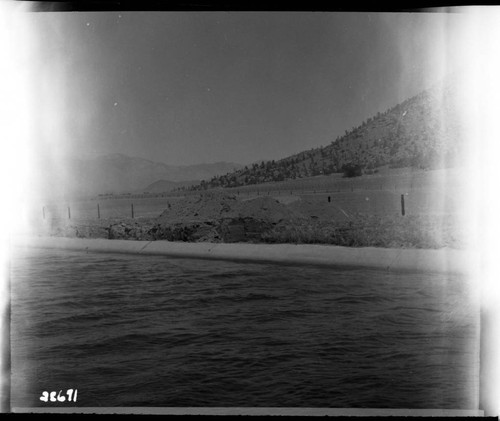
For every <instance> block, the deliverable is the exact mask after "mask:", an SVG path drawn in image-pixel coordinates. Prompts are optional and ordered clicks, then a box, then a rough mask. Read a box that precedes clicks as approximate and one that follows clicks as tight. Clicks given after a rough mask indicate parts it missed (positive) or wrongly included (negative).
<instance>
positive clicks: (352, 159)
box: [191, 76, 464, 190]
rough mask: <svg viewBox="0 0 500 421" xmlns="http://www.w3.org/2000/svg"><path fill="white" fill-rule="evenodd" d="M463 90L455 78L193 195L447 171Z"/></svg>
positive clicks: (457, 153) (460, 137)
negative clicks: (307, 180) (350, 173)
mask: <svg viewBox="0 0 500 421" xmlns="http://www.w3.org/2000/svg"><path fill="white" fill-rule="evenodd" d="M461 93H462V92H461V90H460V84H459V83H458V82H457V77H456V76H451V77H449V78H448V79H446V80H445V81H443V82H442V83H441V84H437V85H435V86H434V87H432V88H429V89H427V90H425V91H423V92H421V93H420V94H418V95H416V96H414V97H412V98H409V99H407V100H405V101H404V102H402V103H400V104H398V105H396V106H394V107H392V108H390V109H388V110H387V111H385V112H384V113H378V114H377V115H375V116H372V117H370V118H368V119H367V120H366V121H364V122H363V123H362V124H361V125H360V126H358V127H355V128H352V129H351V130H346V131H345V134H344V135H343V136H340V137H338V138H337V139H334V140H332V142H331V143H330V144H329V145H326V146H323V147H320V148H316V149H311V150H307V151H303V152H300V153H298V154H295V155H292V156H288V157H286V158H283V159H280V160H272V161H262V162H260V163H254V164H252V165H249V166H245V167H244V168H241V169H239V170H236V171H233V172H231V173H228V174H223V175H219V176H217V177H213V178H212V179H209V180H204V181H202V182H201V183H200V184H197V185H195V186H193V187H192V188H191V189H194V190H203V189H207V188H214V187H238V186H243V185H249V184H259V183H265V182H276V181H283V180H289V179H296V178H304V177H311V176H316V175H322V174H332V173H336V172H344V171H346V168H353V167H355V168H359V171H363V172H365V173H370V172H372V171H375V170H376V168H377V167H382V166H387V165H388V166H390V167H393V168H398V167H399V168H401V167H415V168H445V167H452V166H456V165H457V164H459V163H460V159H461V157H462V156H463V155H462V152H463V144H464V128H463V120H462V116H461V113H460V109H459V106H460V104H461V100H460V95H461Z"/></svg>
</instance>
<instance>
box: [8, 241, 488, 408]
mask: <svg viewBox="0 0 500 421" xmlns="http://www.w3.org/2000/svg"><path fill="white" fill-rule="evenodd" d="M11 279H12V354H13V355H12V358H13V362H12V370H13V379H12V386H13V393H12V406H13V407H30V406H48V405H69V404H68V403H67V402H66V403H50V402H48V403H43V402H41V401H40V399H39V398H40V396H41V393H42V391H51V390H57V391H59V390H63V391H65V390H67V389H70V388H73V389H75V388H76V389H78V398H77V403H76V405H79V406H96V407H97V406H103V407H107V406H108V407H109V406H167V407H168V406H170V407H171V406H212V407H214V406H246V407H249V406H253V407H257V406H258V407H373V408H375V407H378V408H380V407H386V408H455V409H462V408H463V409H475V408H477V404H478V403H477V390H478V362H477V361H478V349H479V347H478V341H479V336H478V335H479V311H478V308H477V306H475V305H474V304H473V303H472V301H471V293H470V290H469V289H468V287H467V284H466V282H465V281H464V280H463V279H461V278H460V277H457V276H450V275H436V274H408V273H405V274H401V273H390V272H385V271H376V270H366V269H363V270H361V269H360V270H352V269H350V270H346V269H340V268H338V269H332V268H315V267H299V266H282V265H270V264H248V263H247V264H242V263H233V262H222V261H203V260H192V259H172V258H168V257H164V256H136V255H120V254H92V253H88V254H87V253H82V252H71V251H56V250H35V249H33V250H29V251H22V252H19V253H17V254H16V255H15V256H14V258H13V261H12V277H11ZM72 405H73V406H74V405H75V404H74V403H73V404H72Z"/></svg>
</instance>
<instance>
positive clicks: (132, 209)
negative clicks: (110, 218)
mask: <svg viewBox="0 0 500 421" xmlns="http://www.w3.org/2000/svg"><path fill="white" fill-rule="evenodd" d="M130 210H131V211H132V218H134V204H133V203H131V204H130Z"/></svg>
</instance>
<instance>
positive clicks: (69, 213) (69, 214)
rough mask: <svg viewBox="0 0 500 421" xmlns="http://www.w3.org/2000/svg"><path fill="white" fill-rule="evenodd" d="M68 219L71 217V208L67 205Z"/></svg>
mask: <svg viewBox="0 0 500 421" xmlns="http://www.w3.org/2000/svg"><path fill="white" fill-rule="evenodd" d="M68 219H71V209H70V208H69V206H68Z"/></svg>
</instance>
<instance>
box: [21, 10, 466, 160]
mask: <svg viewBox="0 0 500 421" xmlns="http://www.w3.org/2000/svg"><path fill="white" fill-rule="evenodd" d="M464 19H465V16H464V15H463V14H457V13H453V14H445V13H399V14H387V13H384V14H382V13H330V12H316V13H303V12H287V13H281V12H258V13H257V12H256V13H254V12H252V13H250V12H240V13H235V12H180V13H178V12H177V13H173V12H123V13H118V12H97V13H84V12H57V13H55V12H53V13H32V14H31V15H30V28H31V30H32V34H33V37H32V38H33V40H34V41H33V45H32V51H33V54H32V60H33V62H32V63H30V65H31V66H32V68H33V69H36V72H33V76H32V80H33V84H32V88H31V91H32V99H33V102H32V104H33V107H32V109H33V112H34V114H35V115H36V118H35V120H34V122H35V124H34V125H33V127H32V130H33V132H34V133H35V134H36V139H37V140H36V145H34V150H35V151H36V152H37V153H42V152H43V151H50V152H51V153H55V152H57V153H61V154H73V155H81V156H88V155H101V154H108V153H124V154H127V155H131V156H138V157H142V158H146V159H151V160H155V161H160V162H165V163H167V164H174V165H185V164H186V165H187V164H196V163H203V162H206V163H208V162H216V161H232V162H238V163H243V164H247V163H251V162H253V161H256V160H261V159H277V158H281V157H285V156H287V155H290V154H293V153H296V152H299V151H302V150H304V149H309V148H312V147H318V146H322V145H326V144H328V143H329V142H331V141H332V140H333V139H335V138H336V137H337V136H338V135H341V134H343V133H344V131H345V130H346V129H350V128H352V127H353V126H357V125H358V124H360V123H361V122H362V121H363V120H365V119H367V118H368V117H370V116H372V115H374V114H376V113H377V111H384V110H385V109H387V108H388V107H391V106H393V105H395V104H397V103H398V102H400V101H402V100H404V99H406V98H408V97H410V96H412V95H414V94H416V93H418V92H419V91H421V90H422V89H425V88H426V87H428V86H429V84H430V83H432V82H433V81H435V80H439V79H440V78H441V77H442V76H443V75H444V74H445V73H446V72H448V71H453V70H455V68H456V66H457V65H458V64H459V62H460V42H461V38H460V31H461V28H462V25H463V22H464Z"/></svg>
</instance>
